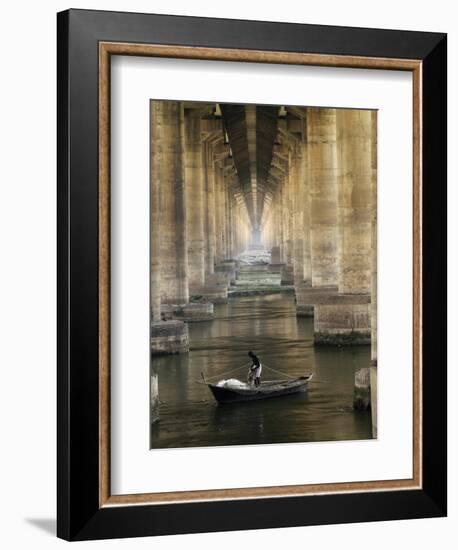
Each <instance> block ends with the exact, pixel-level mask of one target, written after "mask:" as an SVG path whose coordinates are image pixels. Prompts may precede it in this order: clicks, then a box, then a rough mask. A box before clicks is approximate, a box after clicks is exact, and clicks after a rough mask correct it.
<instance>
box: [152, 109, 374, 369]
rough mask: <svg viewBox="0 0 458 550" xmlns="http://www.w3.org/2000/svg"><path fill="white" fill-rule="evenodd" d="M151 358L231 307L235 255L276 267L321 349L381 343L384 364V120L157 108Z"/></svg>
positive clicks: (318, 112) (183, 345)
mask: <svg viewBox="0 0 458 550" xmlns="http://www.w3.org/2000/svg"><path fill="white" fill-rule="evenodd" d="M150 112H151V212H152V221H151V301H152V303H151V309H152V333H151V336H152V351H153V353H175V352H180V351H186V350H187V349H188V348H187V346H188V333H187V323H189V322H194V321H202V320H211V319H212V316H213V304H216V303H222V302H225V301H227V298H228V289H230V288H231V284H233V283H234V281H235V279H236V277H237V273H238V262H237V257H238V256H239V254H241V253H242V252H243V251H245V250H246V249H247V248H249V247H250V245H255V246H264V247H265V248H266V249H267V250H269V251H270V252H271V260H270V266H269V269H270V270H271V271H272V272H278V273H280V274H281V283H282V284H283V285H285V286H288V287H290V288H291V289H292V290H294V293H295V299H296V310H297V315H298V316H309V317H313V320H314V321H313V322H314V338H315V343H316V344H326V345H358V344H369V343H372V360H373V363H374V364H375V363H376V335H375V330H376V271H377V263H376V252H375V251H376V246H375V244H376V113H375V112H372V111H364V110H350V109H348V110H344V109H338V110H337V109H328V108H325V109H321V108H303V107H300V108H299V107H290V106H281V107H273V106H254V105H246V106H245V105H232V104H231V105H229V104H216V103H213V104H206V103H189V102H174V101H152V102H151V110H150Z"/></svg>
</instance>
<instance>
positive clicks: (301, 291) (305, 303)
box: [294, 283, 337, 317]
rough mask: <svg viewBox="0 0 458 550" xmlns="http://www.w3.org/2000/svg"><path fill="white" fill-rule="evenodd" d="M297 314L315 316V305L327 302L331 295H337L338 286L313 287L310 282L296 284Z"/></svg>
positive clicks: (299, 315)
mask: <svg viewBox="0 0 458 550" xmlns="http://www.w3.org/2000/svg"><path fill="white" fill-rule="evenodd" d="M294 292H295V295H296V315H297V316H298V317H313V316H314V311H315V309H314V305H315V304H319V303H323V302H327V301H328V299H329V297H330V296H335V295H337V287H336V286H323V287H312V286H311V285H310V284H309V283H302V284H299V285H295V287H294Z"/></svg>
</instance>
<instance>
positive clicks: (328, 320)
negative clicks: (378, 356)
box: [314, 305, 371, 346]
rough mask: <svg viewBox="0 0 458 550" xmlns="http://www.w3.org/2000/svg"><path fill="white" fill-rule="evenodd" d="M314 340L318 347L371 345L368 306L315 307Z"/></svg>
mask: <svg viewBox="0 0 458 550" xmlns="http://www.w3.org/2000/svg"><path fill="white" fill-rule="evenodd" d="M314 309H315V315H314V319H315V327H314V340H315V344H317V345H328V346H350V345H352V346H355V345H370V343H371V327H370V312H369V306H368V305H347V306H345V305H332V306H328V305H326V306H323V305H317V306H315V308H314Z"/></svg>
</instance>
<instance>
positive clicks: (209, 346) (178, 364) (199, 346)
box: [151, 293, 372, 448]
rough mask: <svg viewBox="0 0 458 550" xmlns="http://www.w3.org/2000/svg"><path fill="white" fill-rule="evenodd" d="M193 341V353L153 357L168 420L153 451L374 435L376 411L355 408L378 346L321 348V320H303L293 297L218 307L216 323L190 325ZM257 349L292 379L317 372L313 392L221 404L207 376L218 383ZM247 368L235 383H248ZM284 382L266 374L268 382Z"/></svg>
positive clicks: (154, 433) (156, 432) (154, 436)
mask: <svg viewBox="0 0 458 550" xmlns="http://www.w3.org/2000/svg"><path fill="white" fill-rule="evenodd" d="M189 336H190V352H189V354H181V355H173V356H166V357H160V358H155V359H153V368H154V369H155V370H156V372H157V373H158V377H159V400H160V407H159V415H160V420H159V422H158V423H157V424H154V425H153V426H152V429H151V447H152V448H165V447H168V448H174V447H203V446H210V445H211V446H213V445H247V444H248V445H253V444H263V443H291V442H306V441H330V440H348V439H370V438H371V437H372V435H371V416H370V412H360V411H358V412H356V411H353V409H352V400H353V382H354V373H355V371H356V370H358V369H360V368H362V367H367V366H368V365H369V362H370V346H359V347H353V348H337V349H335V348H322V347H316V348H315V347H314V346H313V320H312V319H298V318H296V314H295V308H294V297H293V295H292V294H283V293H282V294H276V295H271V296H250V297H241V298H232V299H231V300H230V303H229V304H224V305H215V320H214V321H212V322H203V323H192V324H189ZM249 350H253V351H254V352H255V353H256V354H257V355H258V356H259V357H260V359H261V362H262V363H263V364H264V365H267V366H269V367H272V368H274V369H277V370H279V371H282V372H284V373H287V374H288V375H289V376H301V375H303V374H304V373H312V372H313V373H314V377H313V379H312V381H311V382H310V384H309V389H308V391H307V392H306V393H300V394H296V395H290V396H285V397H279V398H276V399H266V400H261V401H256V402H248V403H235V404H230V405H218V404H217V403H216V401H215V400H214V398H213V396H212V395H211V393H210V390H209V389H208V388H207V386H205V385H203V384H199V383H198V381H199V380H201V376H200V373H201V371H203V372H204V373H205V376H206V378H207V379H210V381H211V382H216V381H218V380H219V379H220V378H223V376H222V375H223V374H225V373H226V372H227V371H230V370H232V369H236V368H238V367H240V366H241V365H244V364H246V363H247V362H248V357H247V352H248V351H249ZM247 370H248V369H246V370H245V369H243V370H239V371H238V372H235V373H234V374H233V375H229V376H227V377H228V378H232V377H234V378H238V379H240V380H243V381H245V379H246V371H247ZM224 377H226V376H224ZM279 377H280V375H278V374H276V373H272V372H270V371H269V370H267V369H265V370H264V371H263V378H264V379H265V380H267V379H275V378H279Z"/></svg>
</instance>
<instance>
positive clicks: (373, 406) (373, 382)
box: [369, 361, 377, 439]
mask: <svg viewBox="0 0 458 550" xmlns="http://www.w3.org/2000/svg"><path fill="white" fill-rule="evenodd" d="M375 362H376V361H375ZM369 370H370V384H371V413H372V437H373V438H375V439H376V438H377V366H371V367H370V369H369Z"/></svg>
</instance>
